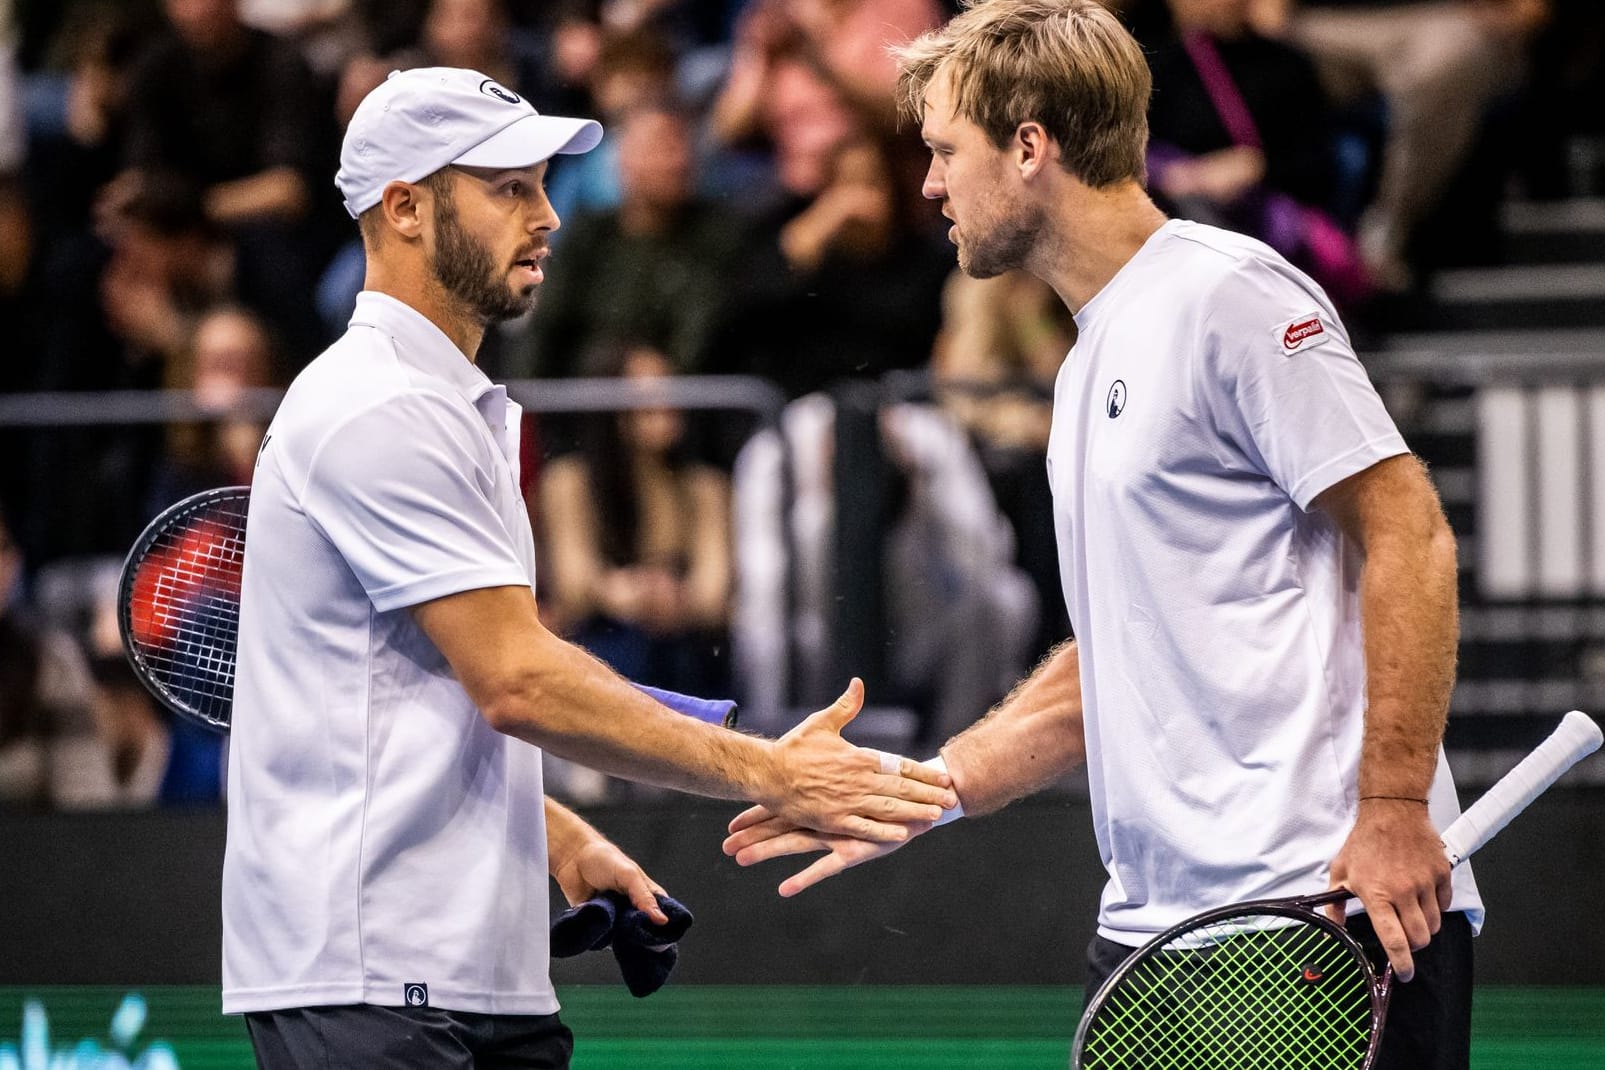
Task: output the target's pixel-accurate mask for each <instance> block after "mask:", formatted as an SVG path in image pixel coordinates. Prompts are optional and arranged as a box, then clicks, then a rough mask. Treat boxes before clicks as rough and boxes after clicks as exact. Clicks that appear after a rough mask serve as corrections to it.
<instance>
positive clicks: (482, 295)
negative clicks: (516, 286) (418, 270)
mask: <svg viewBox="0 0 1605 1070" xmlns="http://www.w3.org/2000/svg"><path fill="white" fill-rule="evenodd" d="M436 204H437V206H438V207H437V208H436V211H435V253H434V257H433V259H432V261H431V263H430V265H429V266H430V268H431V270H433V272H434V275H435V278H436V280H438V281H439V283H440V285H441V287H442V288H444V289H445V291H446V292H447V293H448V294H450V295H451V296H452V297H453V298H455V299H456V300H457V301H459V302H461V303H462V305H463V306H464V307H465V308H467V309H468V310H469V312H470V314H472V315H473V317H474V318H475V319H476V320H478V321H479V322H480V323H483V324H486V325H489V324H492V323H499V322H501V321H502V320H510V319H516V318H518V317H519V316H522V315H523V314H524V313H526V312H528V311H529V310H530V309H531V308H532V307H533V306H534V304H535V287H534V286H527V287H525V288H524V289H522V290H519V291H514V290H513V289H511V288H510V287H509V286H508V285H507V273H506V272H505V271H498V270H497V269H496V263H495V261H494V259H493V258H492V257H491V255H490V251H489V250H488V249H486V248H485V247H484V246H483V245H481V244H480V243H479V242H478V241H476V240H474V238H473V236H472V235H470V234H469V233H468V231H467V230H466V229H465V228H464V227H463V225H462V222H461V221H460V220H459V219H458V218H457V206H456V204H455V203H453V201H452V200H451V198H450V197H449V196H440V197H437V198H436Z"/></svg>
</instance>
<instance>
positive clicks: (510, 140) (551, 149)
mask: <svg viewBox="0 0 1605 1070" xmlns="http://www.w3.org/2000/svg"><path fill="white" fill-rule="evenodd" d="M601 141H602V124H600V123H598V122H596V121H595V120H593V119H569V118H566V117H564V116H561V115H526V116H524V117H523V118H522V119H518V120H516V121H514V122H512V123H510V124H509V125H507V126H505V127H503V128H502V129H501V130H500V131H498V132H497V133H494V134H492V135H491V136H490V137H488V138H486V139H485V140H484V141H481V142H480V143H479V144H477V145H475V146H474V147H473V148H471V149H469V150H468V151H467V152H465V153H463V154H462V155H461V156H459V157H457V158H456V159H455V160H453V161H452V163H454V164H458V165H460V166H463V167H495V168H506V167H531V166H533V165H535V164H538V163H540V162H541V161H542V160H545V159H549V158H551V157H552V156H556V155H558V154H560V153H562V154H568V155H573V154H575V153H581V152H590V151H591V150H592V149H594V148H596V146H597V145H599V144H600V143H601Z"/></svg>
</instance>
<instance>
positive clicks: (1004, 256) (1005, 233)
mask: <svg viewBox="0 0 1605 1070" xmlns="http://www.w3.org/2000/svg"><path fill="white" fill-rule="evenodd" d="M1042 214H1043V213H1042V210H1041V209H1037V210H1035V211H1031V212H1013V213H1010V212H1003V213H1000V214H999V216H998V217H997V219H996V220H995V221H994V222H992V223H991V224H990V225H984V226H981V227H977V228H976V231H977V233H979V234H980V236H979V237H972V236H970V235H969V234H967V233H966V232H965V231H963V230H960V231H959V235H958V236H959V270H961V271H963V272H964V274H966V275H968V276H969V277H970V278H972V279H992V278H996V277H997V276H999V275H1002V274H1004V273H1005V272H1009V271H1013V270H1014V269H1015V268H1019V267H1024V266H1025V261H1026V257H1027V256H1029V255H1030V253H1031V249H1032V246H1033V245H1034V244H1035V242H1036V240H1037V235H1038V234H1040V233H1041V232H1042Z"/></svg>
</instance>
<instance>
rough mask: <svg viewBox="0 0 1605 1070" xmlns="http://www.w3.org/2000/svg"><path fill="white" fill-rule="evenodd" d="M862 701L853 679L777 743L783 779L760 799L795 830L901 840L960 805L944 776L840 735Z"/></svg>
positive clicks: (882, 840) (861, 691) (880, 840)
mask: <svg viewBox="0 0 1605 1070" xmlns="http://www.w3.org/2000/svg"><path fill="white" fill-rule="evenodd" d="M863 705H864V684H863V682H862V681H861V680H859V679H858V678H857V677H854V678H853V681H852V683H850V684H848V685H847V690H846V691H844V692H842V696H841V697H840V698H839V699H837V700H836V701H835V702H834V703H832V704H831V705H830V706H828V707H826V708H825V709H823V710H820V711H819V712H818V713H815V714H812V715H811V716H809V717H808V719H807V720H805V721H803V722H802V723H801V724H799V725H797V727H795V728H793V729H792V730H791V731H790V732H787V733H786V734H785V735H784V736H781V737H780V739H778V740H776V741H775V745H774V754H775V760H776V764H777V766H778V774H779V775H778V777H777V780H778V783H777V784H776V786H775V790H774V791H772V792H771V793H770V796H769V797H767V798H759V799H758V800H757V802H759V803H760V804H762V805H763V806H765V807H767V809H768V812H769V813H770V814H772V815H774V816H775V817H779V818H782V819H784V820H787V821H789V822H791V823H792V825H793V826H794V827H795V828H797V829H817V830H818V831H819V832H821V833H827V834H832V835H838V836H846V837H854V838H857V839H860V840H871V841H875V842H877V843H901V842H903V841H905V840H907V839H909V836H910V832H909V828H908V826H909V825H915V824H921V823H926V824H929V823H931V822H934V821H936V820H937V819H938V818H940V817H941V816H942V811H943V809H948V808H952V807H954V806H957V805H958V796H957V795H956V794H955V793H954V791H953V781H952V778H951V777H949V776H948V775H947V774H946V773H942V772H938V771H937V770H935V769H931V768H928V767H926V766H923V765H921V764H920V763H918V762H915V761H912V760H910V759H908V758H898V757H896V756H894V755H884V754H882V753H881V752H880V751H876V750H868V749H865V748H863V747H855V746H853V745H852V744H851V743H848V742H847V741H846V740H844V739H842V737H841V731H842V729H843V728H844V727H846V726H847V725H848V724H849V723H850V722H851V721H852V719H853V718H854V717H856V716H858V711H859V710H860V709H862V708H863Z"/></svg>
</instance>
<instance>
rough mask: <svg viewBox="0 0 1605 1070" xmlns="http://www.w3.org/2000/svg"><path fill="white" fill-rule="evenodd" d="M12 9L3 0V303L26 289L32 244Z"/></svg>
mask: <svg viewBox="0 0 1605 1070" xmlns="http://www.w3.org/2000/svg"><path fill="white" fill-rule="evenodd" d="M10 8H11V4H10V0H0V301H3V300H4V299H5V298H7V297H9V296H11V295H12V294H14V293H16V292H17V290H19V289H20V288H21V287H22V282H23V279H24V278H25V277H26V275H27V271H28V260H29V257H30V253H31V244H32V232H31V230H30V227H29V222H28V211H27V204H26V202H25V201H24V198H23V190H22V184H21V181H20V179H21V176H22V162H23V158H24V156H25V154H26V152H27V136H26V134H25V128H24V125H23V112H22V94H21V87H20V85H19V84H18V80H17V68H16V46H15V43H14V42H13V40H12V32H11V11H10Z"/></svg>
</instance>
